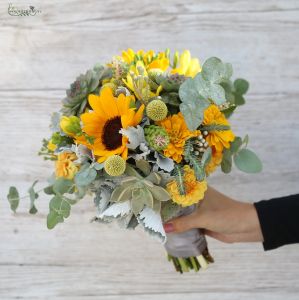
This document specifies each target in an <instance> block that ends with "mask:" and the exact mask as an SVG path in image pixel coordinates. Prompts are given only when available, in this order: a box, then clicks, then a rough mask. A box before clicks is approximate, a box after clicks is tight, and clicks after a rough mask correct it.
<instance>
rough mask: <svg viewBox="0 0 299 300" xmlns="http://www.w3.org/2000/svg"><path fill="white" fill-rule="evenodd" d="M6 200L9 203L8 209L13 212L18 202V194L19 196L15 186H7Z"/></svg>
mask: <svg viewBox="0 0 299 300" xmlns="http://www.w3.org/2000/svg"><path fill="white" fill-rule="evenodd" d="M7 200H8V202H9V204H10V209H11V210H12V211H13V212H16V211H17V208H18V206H19V203H20V196H19V192H18V190H17V188H16V187H14V186H11V187H10V188H9V192H8V195H7Z"/></svg>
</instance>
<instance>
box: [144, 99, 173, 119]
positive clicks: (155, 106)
mask: <svg viewBox="0 0 299 300" xmlns="http://www.w3.org/2000/svg"><path fill="white" fill-rule="evenodd" d="M167 113H168V109H167V106H166V104H165V103H164V102H163V101H162V100H159V99H156V100H152V101H151V102H150V103H149V104H148V105H147V106H146V115H147V116H148V117H149V118H150V119H151V120H153V121H162V120H164V119H165V118H166V116H167Z"/></svg>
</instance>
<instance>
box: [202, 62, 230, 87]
mask: <svg viewBox="0 0 299 300" xmlns="http://www.w3.org/2000/svg"><path fill="white" fill-rule="evenodd" d="M232 74H233V69H232V65H231V64H227V63H223V62H222V61H221V60H220V59H219V58H217V57H210V58H209V59H207V60H206V61H205V63H204V64H203V66H202V76H203V78H204V79H205V80H208V81H210V82H213V83H221V82H222V81H223V80H225V79H229V78H230V77H231V76H232Z"/></svg>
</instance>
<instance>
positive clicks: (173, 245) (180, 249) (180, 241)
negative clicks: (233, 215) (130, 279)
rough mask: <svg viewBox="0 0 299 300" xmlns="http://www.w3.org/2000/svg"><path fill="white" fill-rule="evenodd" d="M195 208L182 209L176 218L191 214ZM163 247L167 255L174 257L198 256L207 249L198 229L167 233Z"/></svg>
mask: <svg viewBox="0 0 299 300" xmlns="http://www.w3.org/2000/svg"><path fill="white" fill-rule="evenodd" d="M195 208H196V206H195V205H192V206H188V207H186V208H183V209H182V210H181V211H180V213H179V214H178V217H180V216H186V215H189V214H191V213H192V212H193V211H194V210H195ZM166 236H167V241H166V243H165V244H164V247H165V249H166V251H167V253H168V254H170V255H171V256H174V257H184V258H187V257H190V256H199V255H201V254H202V253H203V251H204V250H206V249H207V241H206V238H205V236H204V235H203V233H202V231H201V230H200V229H190V230H188V231H185V232H181V233H167V234H166Z"/></svg>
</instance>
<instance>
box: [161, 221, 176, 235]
mask: <svg viewBox="0 0 299 300" xmlns="http://www.w3.org/2000/svg"><path fill="white" fill-rule="evenodd" d="M163 227H164V230H165V232H166V233H170V232H173V231H174V226H173V224H172V223H166V224H164V225H163Z"/></svg>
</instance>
